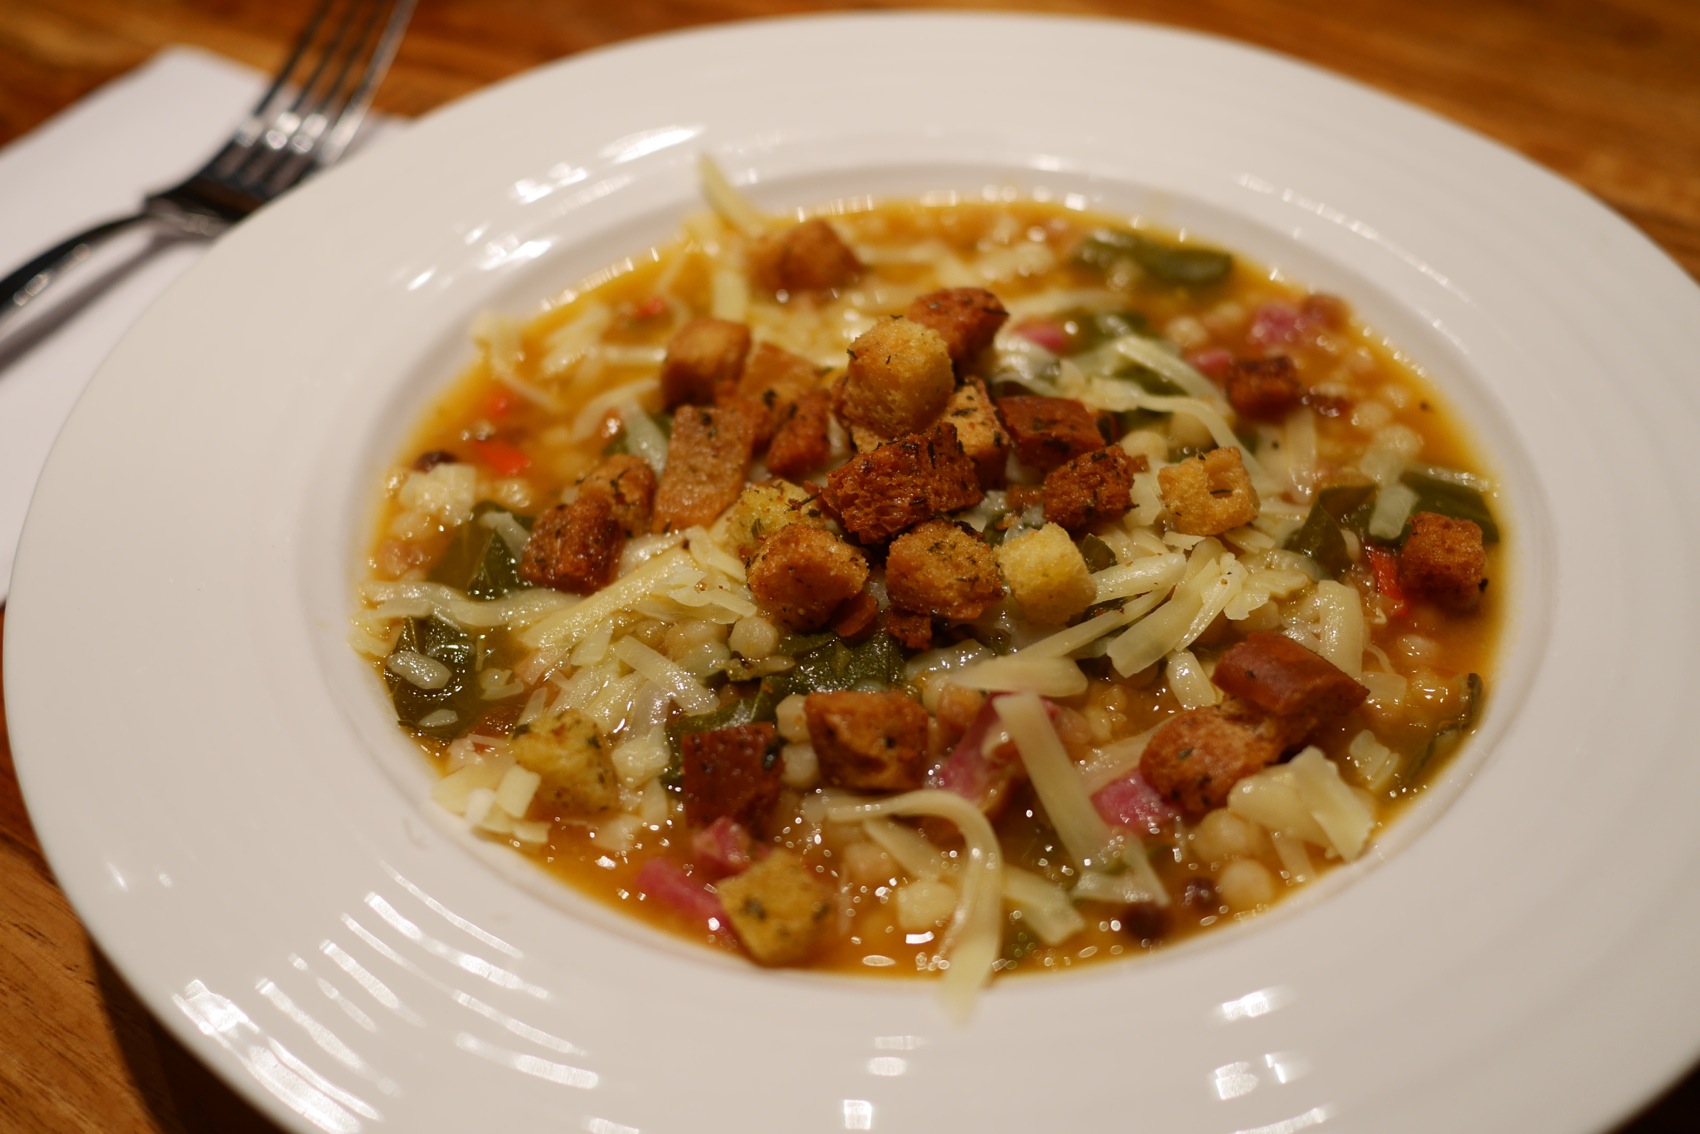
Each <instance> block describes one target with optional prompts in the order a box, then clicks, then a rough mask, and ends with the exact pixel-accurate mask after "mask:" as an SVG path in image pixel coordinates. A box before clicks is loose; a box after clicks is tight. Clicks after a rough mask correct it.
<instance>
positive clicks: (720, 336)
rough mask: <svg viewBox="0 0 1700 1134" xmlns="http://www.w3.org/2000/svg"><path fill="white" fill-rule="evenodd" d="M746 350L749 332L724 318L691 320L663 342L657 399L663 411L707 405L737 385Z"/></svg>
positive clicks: (743, 326) (748, 343)
mask: <svg viewBox="0 0 1700 1134" xmlns="http://www.w3.org/2000/svg"><path fill="white" fill-rule="evenodd" d="M749 350H750V329H749V328H748V327H746V326H745V325H744V324H742V323H732V322H729V321H727V320H725V319H708V318H703V319H692V320H691V321H690V322H688V323H686V324H685V325H684V326H682V327H680V328H679V329H678V330H677V331H674V332H673V337H672V338H671V339H669V340H668V342H667V356H666V357H665V358H664V359H663V360H662V362H661V397H662V400H663V401H665V402H666V403H667V408H668V409H672V408H673V407H674V406H681V405H707V404H709V403H710V402H713V401H715V400H716V399H717V398H718V397H719V396H720V395H722V394H723V393H724V392H725V391H727V390H730V389H732V388H733V387H734V386H735V385H737V382H738V374H739V372H740V371H741V370H743V368H744V356H745V355H746V354H748V353H749Z"/></svg>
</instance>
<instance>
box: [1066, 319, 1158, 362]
mask: <svg viewBox="0 0 1700 1134" xmlns="http://www.w3.org/2000/svg"><path fill="white" fill-rule="evenodd" d="M1062 321H1063V325H1064V326H1069V325H1071V324H1072V326H1073V330H1072V333H1071V334H1070V335H1069V343H1068V352H1067V353H1069V354H1079V353H1081V352H1083V351H1088V350H1091V349H1092V348H1094V347H1098V346H1102V345H1103V344H1105V343H1107V342H1111V341H1113V340H1115V339H1120V338H1125V337H1126V336H1128V335H1143V334H1146V333H1147V332H1148V329H1149V324H1148V323H1147V321H1146V318H1145V316H1144V315H1143V314H1142V313H1140V312H1138V311H1081V310H1076V311H1065V312H1064V313H1063V315H1062Z"/></svg>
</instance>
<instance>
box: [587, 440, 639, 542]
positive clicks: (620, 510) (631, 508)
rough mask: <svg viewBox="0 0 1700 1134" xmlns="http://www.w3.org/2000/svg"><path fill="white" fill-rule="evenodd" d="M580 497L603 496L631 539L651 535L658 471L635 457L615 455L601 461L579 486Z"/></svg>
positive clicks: (629, 454) (624, 454)
mask: <svg viewBox="0 0 1700 1134" xmlns="http://www.w3.org/2000/svg"><path fill="white" fill-rule="evenodd" d="M578 494H579V497H580V498H581V499H582V498H583V497H586V496H603V497H606V498H607V500H608V504H609V507H610V508H611V509H612V510H613V513H614V518H615V519H616V520H618V521H620V527H622V528H624V529H625V531H626V534H627V535H629V536H635V535H642V534H643V533H645V532H647V531H649V510H650V506H651V505H652V504H653V503H654V502H655V470H654V469H652V468H650V467H649V462H647V461H645V460H644V459H643V458H642V457H639V456H637V455H635V454H633V453H615V454H613V455H612V456H608V457H604V458H603V459H602V460H600V461H598V462H597V463H596V465H595V467H593V468H592V469H591V470H590V471H589V472H587V473H585V474H584V477H583V479H581V480H580V481H579V482H578Z"/></svg>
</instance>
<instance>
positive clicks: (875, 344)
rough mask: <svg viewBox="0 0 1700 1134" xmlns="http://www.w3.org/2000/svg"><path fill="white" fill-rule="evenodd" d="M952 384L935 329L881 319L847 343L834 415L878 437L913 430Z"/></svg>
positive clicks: (938, 406)
mask: <svg viewBox="0 0 1700 1134" xmlns="http://www.w3.org/2000/svg"><path fill="white" fill-rule="evenodd" d="M955 388H956V375H955V372H954V371H952V369H951V365H950V349H949V348H948V347H947V346H946V345H945V341H944V339H943V338H942V337H940V335H939V333H938V332H937V331H934V330H932V329H931V328H929V327H924V326H922V325H921V324H919V323H914V322H911V321H910V320H908V319H882V320H880V321H879V322H878V323H875V324H874V325H873V326H872V327H870V328H868V329H867V330H866V331H864V332H862V334H861V335H859V336H857V338H856V341H855V342H853V343H851V344H850V367H849V369H848V370H847V371H845V374H844V381H843V382H842V383H841V384H840V386H839V390H838V416H839V419H840V420H842V421H843V422H844V423H845V424H846V425H849V426H863V427H865V428H867V429H869V430H872V431H873V432H874V433H876V434H878V435H879V436H881V437H899V436H901V435H903V434H905V433H915V432H917V431H919V430H922V429H925V428H926V427H927V425H928V424H929V423H930V422H931V421H932V420H933V419H934V418H936V417H938V415H939V413H940V412H941V411H943V409H944V407H945V403H946V402H948V401H949V400H950V394H951V391H952V390H954V389H955Z"/></svg>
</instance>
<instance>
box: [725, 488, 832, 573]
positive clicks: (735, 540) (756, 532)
mask: <svg viewBox="0 0 1700 1134" xmlns="http://www.w3.org/2000/svg"><path fill="white" fill-rule="evenodd" d="M799 523H801V524H808V525H809V526H810V527H816V528H825V527H826V526H827V519H826V516H825V515H824V514H822V512H821V509H820V505H819V504H818V503H816V502H815V499H814V497H812V496H810V495H809V494H808V493H807V492H806V491H804V490H803V489H802V488H800V487H799V486H797V485H795V484H792V483H791V482H790V481H788V480H765V481H762V482H761V483H760V484H751V485H746V486H745V488H744V490H743V491H742V492H740V493H739V494H738V499H737V500H736V501H734V502H733V504H732V507H731V508H730V509H728V510H727V512H726V537H725V542H726V545H727V546H728V547H729V548H731V549H732V551H733V552H735V553H736V554H737V555H738V556H739V558H741V559H743V561H744V562H745V563H748V562H749V561H750V560H751V559H752V558H754V557H755V553H756V551H757V550H758V549H759V548H760V547H761V545H762V541H763V540H765V539H767V537H768V536H771V535H772V534H773V533H774V532H777V531H778V530H779V529H780V528H783V527H784V526H785V525H787V524H799Z"/></svg>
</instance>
